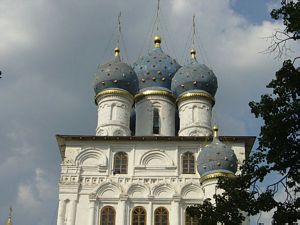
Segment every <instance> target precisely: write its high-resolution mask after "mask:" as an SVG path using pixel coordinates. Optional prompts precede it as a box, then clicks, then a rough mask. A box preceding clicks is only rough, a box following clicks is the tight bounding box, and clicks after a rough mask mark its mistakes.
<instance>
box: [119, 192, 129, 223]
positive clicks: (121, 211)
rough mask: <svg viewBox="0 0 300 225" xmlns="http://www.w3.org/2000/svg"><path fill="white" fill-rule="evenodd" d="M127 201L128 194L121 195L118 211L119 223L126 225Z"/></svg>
mask: <svg viewBox="0 0 300 225" xmlns="http://www.w3.org/2000/svg"><path fill="white" fill-rule="evenodd" d="M126 201H127V196H120V199H119V202H118V211H117V224H122V225H126V222H127V220H126Z"/></svg>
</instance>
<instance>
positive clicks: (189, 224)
mask: <svg viewBox="0 0 300 225" xmlns="http://www.w3.org/2000/svg"><path fill="white" fill-rule="evenodd" d="M198 224H199V223H198V219H197V217H192V216H190V215H189V214H187V213H185V225H198Z"/></svg>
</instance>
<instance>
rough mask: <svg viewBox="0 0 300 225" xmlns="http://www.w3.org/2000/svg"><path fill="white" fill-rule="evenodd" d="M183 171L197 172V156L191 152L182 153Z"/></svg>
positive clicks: (188, 172)
mask: <svg viewBox="0 0 300 225" xmlns="http://www.w3.org/2000/svg"><path fill="white" fill-rule="evenodd" d="M182 173H183V174H194V173H195V156H194V154H193V153H191V152H186V153H184V154H183V155H182Z"/></svg>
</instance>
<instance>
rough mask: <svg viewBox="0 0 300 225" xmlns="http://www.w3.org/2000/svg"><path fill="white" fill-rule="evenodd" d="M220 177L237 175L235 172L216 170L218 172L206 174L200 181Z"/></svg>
mask: <svg viewBox="0 0 300 225" xmlns="http://www.w3.org/2000/svg"><path fill="white" fill-rule="evenodd" d="M219 177H231V178H232V177H235V175H234V174H233V173H226V172H216V173H211V174H208V175H205V176H203V177H200V182H201V183H203V182H204V181H206V180H210V179H215V178H219Z"/></svg>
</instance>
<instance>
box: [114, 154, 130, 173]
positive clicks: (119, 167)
mask: <svg viewBox="0 0 300 225" xmlns="http://www.w3.org/2000/svg"><path fill="white" fill-rule="evenodd" d="M127 165H128V157H127V154H126V153H125V152H118V153H116V154H115V157H114V174H126V173H127Z"/></svg>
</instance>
